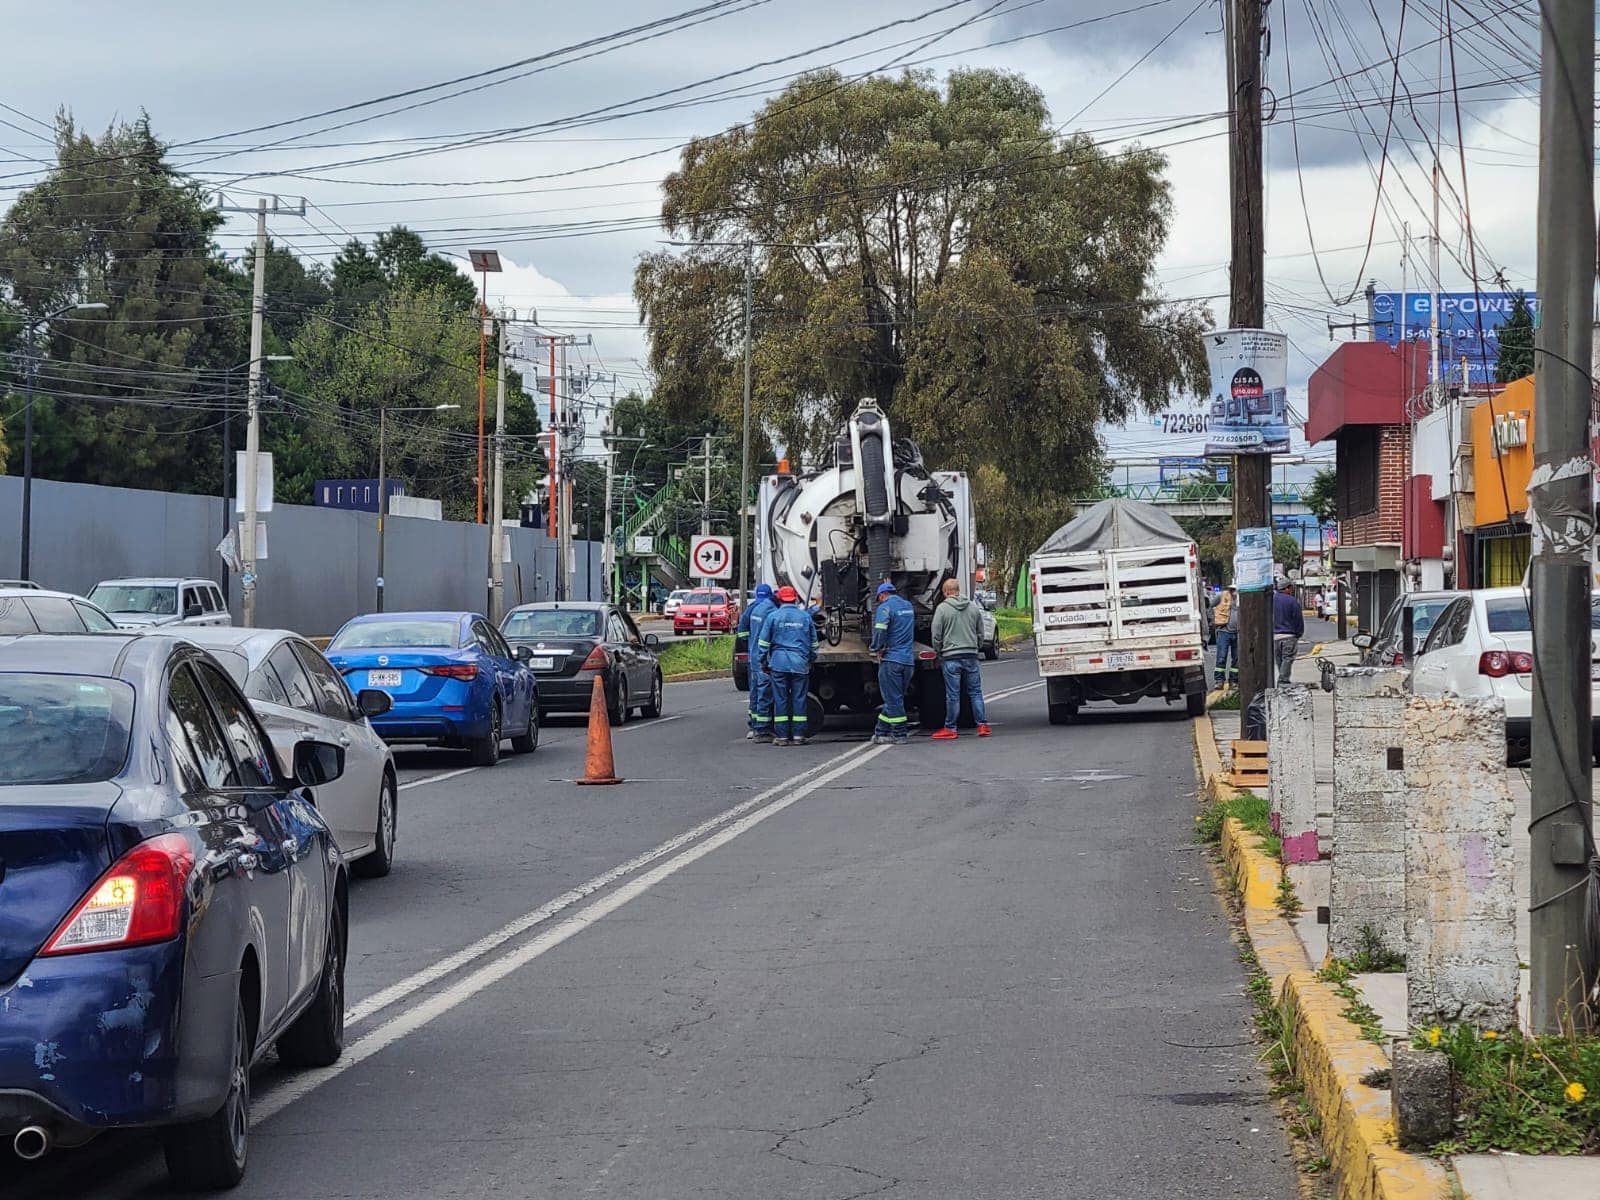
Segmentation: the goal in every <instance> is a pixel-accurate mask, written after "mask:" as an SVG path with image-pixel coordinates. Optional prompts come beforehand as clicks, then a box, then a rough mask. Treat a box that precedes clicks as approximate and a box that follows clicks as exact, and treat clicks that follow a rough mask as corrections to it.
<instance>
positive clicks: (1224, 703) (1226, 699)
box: [1206, 688, 1239, 712]
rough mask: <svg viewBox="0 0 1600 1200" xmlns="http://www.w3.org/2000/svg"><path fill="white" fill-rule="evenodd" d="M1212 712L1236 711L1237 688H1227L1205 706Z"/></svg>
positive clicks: (1237, 704)
mask: <svg viewBox="0 0 1600 1200" xmlns="http://www.w3.org/2000/svg"><path fill="white" fill-rule="evenodd" d="M1206 707H1207V708H1209V709H1210V710H1211V711H1212V712H1238V711H1239V689H1238V688H1229V689H1228V690H1227V691H1225V692H1223V693H1222V695H1220V696H1218V697H1217V698H1216V699H1215V700H1213V701H1212V702H1211V703H1210V704H1208V705H1207V706H1206Z"/></svg>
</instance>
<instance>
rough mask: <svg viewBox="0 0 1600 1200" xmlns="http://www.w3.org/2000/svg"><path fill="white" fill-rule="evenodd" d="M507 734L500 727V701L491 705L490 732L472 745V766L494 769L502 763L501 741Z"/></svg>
mask: <svg viewBox="0 0 1600 1200" xmlns="http://www.w3.org/2000/svg"><path fill="white" fill-rule="evenodd" d="M504 736H505V734H504V733H503V731H502V729H501V725H500V701H499V699H498V698H496V699H495V700H494V701H493V702H492V703H491V704H490V705H489V732H488V733H487V734H485V735H484V736H483V737H481V738H479V739H478V740H477V741H475V742H473V743H472V765H473V766H475V767H492V766H494V765H495V763H497V762H499V761H500V740H501V738H503V737H504Z"/></svg>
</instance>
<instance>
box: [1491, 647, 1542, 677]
mask: <svg viewBox="0 0 1600 1200" xmlns="http://www.w3.org/2000/svg"><path fill="white" fill-rule="evenodd" d="M1532 671H1533V655H1531V654H1529V653H1527V652H1526V651H1522V650H1486V651H1484V652H1483V653H1482V654H1480V655H1478V674H1479V675H1487V676H1488V677H1489V678H1490V679H1502V678H1504V677H1505V676H1507V675H1527V674H1530V673H1531V672H1532Z"/></svg>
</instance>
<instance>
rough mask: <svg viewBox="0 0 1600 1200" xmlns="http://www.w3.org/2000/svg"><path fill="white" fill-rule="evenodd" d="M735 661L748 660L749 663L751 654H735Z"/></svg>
mask: <svg viewBox="0 0 1600 1200" xmlns="http://www.w3.org/2000/svg"><path fill="white" fill-rule="evenodd" d="M733 661H734V662H744V663H745V662H746V663H747V662H749V661H750V656H749V655H748V654H735V655H734V656H733Z"/></svg>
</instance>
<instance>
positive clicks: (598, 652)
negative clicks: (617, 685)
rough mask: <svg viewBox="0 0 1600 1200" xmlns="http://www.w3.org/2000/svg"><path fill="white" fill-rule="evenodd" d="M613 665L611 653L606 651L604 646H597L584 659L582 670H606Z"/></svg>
mask: <svg viewBox="0 0 1600 1200" xmlns="http://www.w3.org/2000/svg"><path fill="white" fill-rule="evenodd" d="M610 665H611V655H609V654H607V653H606V648H605V647H604V646H596V647H595V648H594V649H593V650H591V651H589V657H588V658H586V659H584V660H583V666H581V667H579V668H578V670H580V671H604V670H605V669H606V668H607V667H609V666H610Z"/></svg>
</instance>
